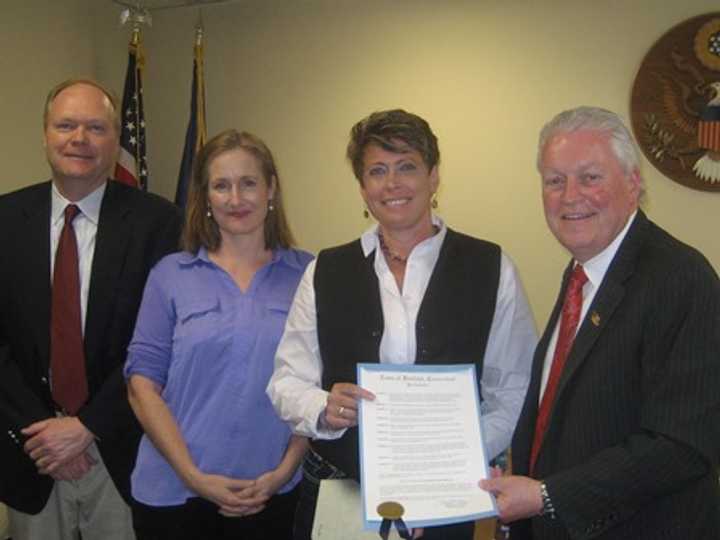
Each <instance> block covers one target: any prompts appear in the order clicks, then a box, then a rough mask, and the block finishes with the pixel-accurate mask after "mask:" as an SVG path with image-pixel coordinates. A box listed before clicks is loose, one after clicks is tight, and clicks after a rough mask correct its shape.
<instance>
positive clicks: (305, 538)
mask: <svg viewBox="0 0 720 540" xmlns="http://www.w3.org/2000/svg"><path fill="white" fill-rule="evenodd" d="M344 477H345V475H344V474H343V473H342V472H341V471H339V470H338V469H337V468H335V467H334V466H333V465H332V464H330V463H328V462H327V461H325V460H323V459H322V458H321V457H320V456H319V455H318V454H316V453H315V452H313V451H312V449H311V450H309V451H308V453H307V454H305V460H304V461H303V479H302V480H301V481H300V499H299V501H298V505H297V510H296V511H295V524H294V526H293V538H294V540H311V538H312V528H313V522H314V521H315V506H316V505H317V500H318V492H319V491H320V480H326V479H330V478H344ZM358 511H359V510H358ZM474 532H475V523H474V522H472V521H470V522H467V523H458V524H455V525H443V526H440V527H426V528H425V533H424V535H423V540H472V538H473V534H474ZM268 538H270V537H268ZM378 538H380V537H379V536H378ZM138 540H141V539H138Z"/></svg>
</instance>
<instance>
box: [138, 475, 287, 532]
mask: <svg viewBox="0 0 720 540" xmlns="http://www.w3.org/2000/svg"><path fill="white" fill-rule="evenodd" d="M298 494H299V489H298V488H297V487H296V488H295V489H293V490H292V491H290V492H288V493H284V494H282V495H274V496H273V497H271V498H270V500H269V501H268V503H267V506H266V507H265V509H264V510H263V511H262V512H260V513H258V514H255V515H252V516H246V517H237V518H232V517H225V516H223V515H221V514H219V513H218V507H217V506H216V505H215V504H213V503H211V502H209V501H206V500H205V499H201V498H199V497H198V498H192V499H188V500H187V501H186V502H185V504H181V505H179V506H148V505H145V504H142V503H139V502H137V501H134V502H133V505H132V514H133V528H134V529H135V535H136V536H137V540H266V539H273V540H291V539H292V527H293V516H294V515H295V507H296V506H297V500H298Z"/></svg>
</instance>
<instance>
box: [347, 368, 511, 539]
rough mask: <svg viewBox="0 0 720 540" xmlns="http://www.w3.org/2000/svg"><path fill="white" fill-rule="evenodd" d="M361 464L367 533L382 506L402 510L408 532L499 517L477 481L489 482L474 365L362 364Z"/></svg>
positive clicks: (379, 518)
mask: <svg viewBox="0 0 720 540" xmlns="http://www.w3.org/2000/svg"><path fill="white" fill-rule="evenodd" d="M358 384H359V385H360V386H362V387H363V388H366V389H367V390H370V391H371V392H372V393H373V394H375V396H376V398H375V400H374V401H366V400H361V401H360V419H359V426H360V463H361V486H362V499H363V515H364V516H365V519H364V521H365V527H367V528H372V529H377V528H378V526H379V524H380V522H381V521H382V518H381V516H379V515H378V513H377V510H376V509H377V506H378V505H379V504H380V503H382V502H386V501H393V502H398V503H400V504H401V505H402V506H403V508H404V510H405V512H404V515H403V520H404V521H405V523H406V524H407V525H408V527H427V526H433V525H441V524H447V523H457V522H461V521H470V520H474V519H481V518H485V517H490V516H495V515H497V509H496V507H495V501H494V499H493V498H492V497H491V496H490V495H489V494H488V493H487V492H486V491H483V490H481V489H480V488H479V487H478V485H477V483H478V480H480V479H482V478H487V477H488V466H487V459H486V452H485V445H484V443H483V438H482V432H481V428H480V400H479V396H478V390H477V383H476V378H475V366H474V365H473V364H458V365H443V366H430V365H396V364H358Z"/></svg>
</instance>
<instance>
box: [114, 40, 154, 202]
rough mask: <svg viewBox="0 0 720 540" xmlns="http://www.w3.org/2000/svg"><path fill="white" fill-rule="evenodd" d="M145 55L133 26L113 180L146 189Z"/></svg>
mask: <svg viewBox="0 0 720 540" xmlns="http://www.w3.org/2000/svg"><path fill="white" fill-rule="evenodd" d="M143 67H144V57H143V51H142V43H141V41H140V29H139V28H135V29H133V35H132V39H131V40H130V45H129V47H128V66H127V72H126V74H125V90H124V91H123V99H122V117H121V118H122V125H121V131H120V155H119V156H118V160H117V164H116V165H115V179H116V180H118V181H120V182H123V183H125V184H128V185H130V186H135V187H139V188H140V189H143V190H147V187H148V185H147V184H148V167H147V148H146V146H145V110H144V108H143V89H142V70H143Z"/></svg>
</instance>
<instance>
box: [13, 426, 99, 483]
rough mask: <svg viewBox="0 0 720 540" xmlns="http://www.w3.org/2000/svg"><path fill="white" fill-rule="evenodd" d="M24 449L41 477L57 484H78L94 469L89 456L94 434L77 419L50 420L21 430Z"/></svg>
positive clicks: (92, 461)
mask: <svg viewBox="0 0 720 540" xmlns="http://www.w3.org/2000/svg"><path fill="white" fill-rule="evenodd" d="M21 431H22V434H23V435H25V436H26V437H28V440H27V441H26V442H25V446H24V447H23V449H24V450H25V453H26V454H27V455H28V456H30V459H32V460H33V461H34V462H35V466H36V467H37V469H38V472H39V473H40V474H47V475H50V476H52V477H53V478H54V479H55V480H79V479H80V478H82V477H83V476H84V475H85V474H86V473H87V472H88V471H89V470H90V469H91V468H92V466H93V465H95V463H96V462H95V460H94V459H93V458H92V457H91V456H90V455H89V454H88V453H87V449H88V447H89V446H90V444H91V443H92V441H93V439H94V437H93V434H92V433H91V432H90V431H89V430H88V429H87V428H86V427H85V426H84V425H83V424H82V422H80V420H78V419H77V418H76V417H74V416H67V417H62V418H48V419H47V420H41V421H39V422H35V423H33V424H30V425H29V426H28V427H26V428H25V429H23V430H21Z"/></svg>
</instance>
